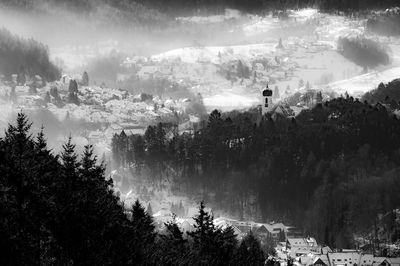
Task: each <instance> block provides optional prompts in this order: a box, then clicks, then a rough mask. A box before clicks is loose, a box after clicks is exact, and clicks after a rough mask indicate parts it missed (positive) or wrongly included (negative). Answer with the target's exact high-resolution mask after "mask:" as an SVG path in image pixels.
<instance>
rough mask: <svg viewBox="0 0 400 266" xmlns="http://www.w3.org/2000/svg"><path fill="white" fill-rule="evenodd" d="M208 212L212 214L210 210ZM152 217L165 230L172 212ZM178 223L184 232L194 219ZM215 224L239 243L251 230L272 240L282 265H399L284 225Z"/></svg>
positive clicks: (229, 221)
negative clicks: (322, 241)
mask: <svg viewBox="0 0 400 266" xmlns="http://www.w3.org/2000/svg"><path fill="white" fill-rule="evenodd" d="M196 211H197V210H196V209H195V208H192V209H188V210H187V211H186V212H185V214H187V215H185V217H191V216H195V215H196ZM206 211H208V212H210V213H212V210H211V209H207V210H206ZM153 218H154V221H155V224H156V228H157V230H159V231H161V232H162V231H163V230H164V229H165V225H164V223H165V222H168V221H171V220H172V219H173V214H172V212H171V211H170V210H169V209H167V208H164V209H162V210H160V211H158V212H156V213H155V214H153ZM175 222H176V223H177V224H178V226H179V227H180V229H181V230H182V231H183V232H184V233H187V232H190V231H192V230H194V229H195V228H194V224H195V221H194V219H193V218H182V217H176V218H175ZM214 224H215V225H216V226H217V227H220V228H222V229H224V228H226V227H227V226H231V227H232V228H233V230H234V232H235V234H236V235H237V238H238V239H239V240H240V239H242V238H243V237H244V236H245V235H246V234H248V233H249V232H250V231H252V233H253V234H254V235H255V236H257V237H258V238H259V239H260V241H261V243H265V242H266V241H267V239H270V240H271V239H272V240H273V242H274V243H275V245H276V247H275V250H276V256H275V258H274V259H273V260H274V261H275V262H277V263H279V264H280V265H282V266H287V265H295V266H400V258H399V257H380V256H374V255H373V254H371V253H368V252H363V251H360V250H331V249H330V248H329V247H327V246H323V245H320V244H318V243H317V241H316V239H315V238H313V237H304V236H302V232H300V231H299V230H298V229H297V228H295V227H292V226H287V225H285V224H283V223H275V222H271V223H257V222H253V221H239V220H235V219H230V218H224V217H219V218H216V219H214Z"/></svg>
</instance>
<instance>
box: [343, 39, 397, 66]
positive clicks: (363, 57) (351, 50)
mask: <svg viewBox="0 0 400 266" xmlns="http://www.w3.org/2000/svg"><path fill="white" fill-rule="evenodd" d="M338 50H339V51H340V53H341V54H342V55H343V56H344V57H347V58H348V59H350V60H352V61H353V62H354V63H356V64H358V65H360V66H362V67H364V68H370V67H376V66H379V65H387V64H389V63H390V57H389V54H388V51H387V48H386V47H384V46H383V45H381V44H380V43H379V42H376V41H374V40H371V39H367V38H364V37H357V38H347V37H340V38H339V40H338Z"/></svg>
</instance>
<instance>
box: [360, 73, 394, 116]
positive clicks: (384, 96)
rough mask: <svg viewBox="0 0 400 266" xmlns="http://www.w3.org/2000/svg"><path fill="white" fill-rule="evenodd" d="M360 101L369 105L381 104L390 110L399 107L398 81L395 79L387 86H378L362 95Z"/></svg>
mask: <svg viewBox="0 0 400 266" xmlns="http://www.w3.org/2000/svg"><path fill="white" fill-rule="evenodd" d="M362 100H364V101H368V102H371V103H382V104H385V105H386V106H388V107H390V108H391V109H392V110H396V109H399V107H400V80H399V79H395V80H393V81H391V82H389V83H388V84H383V83H381V84H379V86H378V88H376V89H375V90H372V91H370V92H367V93H365V94H364V96H363V98H362Z"/></svg>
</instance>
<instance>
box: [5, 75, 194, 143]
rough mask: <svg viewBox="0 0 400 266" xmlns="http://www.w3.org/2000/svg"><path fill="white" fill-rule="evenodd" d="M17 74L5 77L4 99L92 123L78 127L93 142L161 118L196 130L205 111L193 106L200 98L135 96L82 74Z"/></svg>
mask: <svg viewBox="0 0 400 266" xmlns="http://www.w3.org/2000/svg"><path fill="white" fill-rule="evenodd" d="M86 75H87V73H86ZM12 78H13V79H12V80H11V81H6V80H5V79H4V77H3V79H1V80H0V101H2V102H3V103H4V104H11V105H10V106H11V109H12V110H25V111H26V112H30V111H37V110H41V109H45V110H48V111H50V112H51V113H52V114H53V115H54V116H55V117H56V118H57V119H58V120H59V121H60V122H65V121H66V120H68V121H75V122H77V123H85V124H87V125H92V126H91V127H90V128H91V129H82V132H74V135H80V136H81V137H83V138H84V139H86V140H87V143H91V144H97V143H105V144H106V145H107V146H108V145H109V143H110V141H111V138H112V136H113V135H114V134H115V133H118V134H119V133H120V132H121V131H122V130H124V131H125V133H126V134H144V132H145V130H146V128H147V127H148V126H149V125H152V124H156V123H159V122H162V123H172V124H176V125H179V127H178V130H181V133H182V132H184V131H185V130H189V131H190V130H193V125H195V124H196V123H198V122H199V118H198V115H199V114H197V113H195V112H192V111H191V109H190V107H191V106H192V104H193V102H192V101H193V100H196V99H189V98H176V99H172V98H165V99H161V98H160V97H158V96H153V95H150V94H146V93H140V94H136V95H133V94H131V93H129V92H127V91H125V90H120V89H113V88H108V87H105V86H95V85H93V86H92V85H91V86H89V85H88V84H87V83H86V84H83V83H82V80H81V78H80V77H79V76H78V77H74V78H72V77H70V76H68V75H63V76H62V78H61V79H60V80H58V81H55V82H49V83H45V82H44V81H43V80H42V78H41V77H40V76H38V75H36V76H35V77H28V76H26V77H24V78H23V80H22V81H21V80H20V76H19V75H17V74H15V75H13V77H12ZM77 81H78V82H77ZM78 83H79V85H78ZM3 119H7V117H4V118H3ZM2 122H6V121H2Z"/></svg>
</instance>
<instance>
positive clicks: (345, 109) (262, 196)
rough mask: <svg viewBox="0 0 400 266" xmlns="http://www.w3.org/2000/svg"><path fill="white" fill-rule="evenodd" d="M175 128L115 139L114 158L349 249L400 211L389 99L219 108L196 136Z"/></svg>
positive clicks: (399, 150) (230, 207) (396, 128)
mask: <svg viewBox="0 0 400 266" xmlns="http://www.w3.org/2000/svg"><path fill="white" fill-rule="evenodd" d="M168 130H169V129H168V128H164V127H163V125H162V124H159V125H158V126H152V127H149V128H148V130H147V131H146V134H145V136H139V135H130V136H127V135H126V134H125V133H121V134H120V135H115V136H114V139H113V153H114V156H115V157H117V158H118V160H119V162H122V164H123V166H129V167H130V168H131V169H133V170H135V171H136V174H137V175H143V176H150V177H156V176H157V177H160V176H168V177H171V176H172V177H173V180H175V183H177V184H179V186H180V187H182V189H183V190H185V191H186V192H187V193H188V194H189V195H194V194H196V193H197V194H199V193H200V194H201V195H202V196H203V198H206V197H209V200H210V201H212V203H213V204H215V205H216V206H218V207H221V208H223V209H224V210H227V211H230V212H231V213H232V214H234V215H236V216H237V218H240V219H243V218H245V217H246V215H247V216H251V217H260V218H259V219H261V220H263V221H264V222H267V221H270V220H275V221H276V220H281V221H283V222H286V223H294V224H296V225H297V226H300V227H302V228H303V230H304V232H305V233H309V234H311V235H315V236H316V237H317V238H318V239H319V241H321V242H323V243H326V244H329V245H331V246H332V247H339V248H344V247H350V246H352V245H353V239H352V233H351V232H355V233H360V234H363V233H365V232H368V230H370V229H371V227H372V226H373V221H374V219H375V217H376V215H377V214H378V213H385V212H387V211H390V210H391V209H393V208H396V207H399V206H398V203H399V202H400V198H399V195H400V176H399V173H400V172H399V168H398V165H399V162H400V161H399V160H400V139H399V137H398V133H399V132H400V121H399V120H398V119H397V118H396V117H395V116H394V115H393V114H392V113H391V112H390V111H388V110H387V109H386V108H385V107H384V106H383V105H381V104H374V105H371V104H369V103H367V102H360V101H359V100H358V99H353V98H352V97H346V98H337V99H334V100H331V101H328V102H325V103H323V104H318V105H317V106H316V107H315V108H314V109H312V110H309V111H303V112H302V113H301V114H300V115H298V116H297V117H296V119H294V118H293V119H287V118H283V117H278V118H277V119H276V120H273V119H271V118H270V117H268V116H266V117H263V118H262V119H261V118H260V116H259V115H258V112H257V111H253V112H251V111H250V112H245V113H240V112H232V113H229V114H221V113H220V112H218V111H213V112H212V113H211V114H210V115H209V118H208V121H205V122H204V125H203V127H202V128H201V129H200V130H198V131H196V132H195V133H194V134H188V133H184V134H181V135H180V134H174V135H173V137H172V138H167V137H166V134H165V132H166V131H168ZM171 169H173V171H171ZM199 188H201V189H200V190H199ZM366 195H371V197H372V198H369V199H368V200H366V198H365V197H366ZM254 196H255V197H256V200H255V201H251V198H252V197H254ZM254 205H255V206H254Z"/></svg>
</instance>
